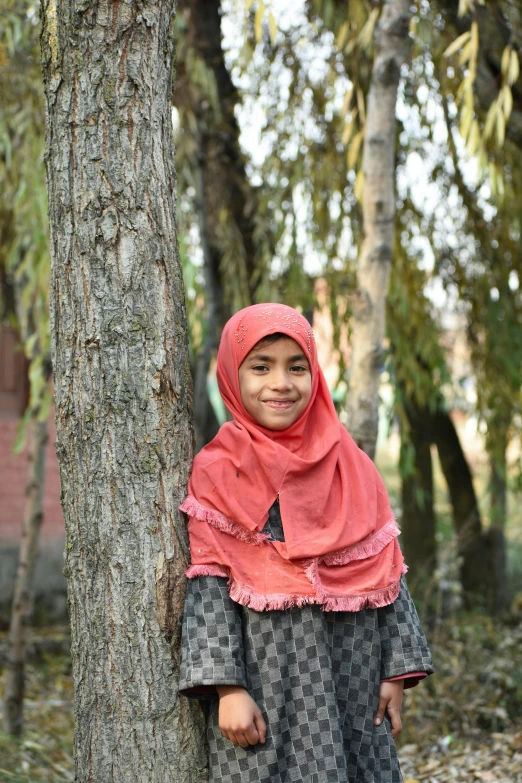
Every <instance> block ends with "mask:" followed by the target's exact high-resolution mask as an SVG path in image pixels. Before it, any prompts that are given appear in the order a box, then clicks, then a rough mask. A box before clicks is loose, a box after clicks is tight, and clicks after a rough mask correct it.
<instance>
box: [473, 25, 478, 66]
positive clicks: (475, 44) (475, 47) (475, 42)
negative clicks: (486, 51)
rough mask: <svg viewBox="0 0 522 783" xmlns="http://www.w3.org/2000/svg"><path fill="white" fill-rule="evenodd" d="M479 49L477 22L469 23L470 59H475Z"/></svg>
mask: <svg viewBox="0 0 522 783" xmlns="http://www.w3.org/2000/svg"><path fill="white" fill-rule="evenodd" d="M478 50H479V28H478V22H473V23H472V25H471V59H472V60H476V59H477V54H478Z"/></svg>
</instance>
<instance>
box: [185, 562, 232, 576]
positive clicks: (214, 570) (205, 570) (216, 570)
mask: <svg viewBox="0 0 522 783" xmlns="http://www.w3.org/2000/svg"><path fill="white" fill-rule="evenodd" d="M185 576H186V577H187V579H194V577H196V576H224V577H225V579H228V577H229V570H228V568H227V567H226V566H220V565H191V566H189V567H188V568H187V570H186V571H185Z"/></svg>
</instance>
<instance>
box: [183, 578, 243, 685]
mask: <svg viewBox="0 0 522 783" xmlns="http://www.w3.org/2000/svg"><path fill="white" fill-rule="evenodd" d="M216 685H240V686H242V687H243V688H246V687H247V683H246V672H245V664H244V660H243V642H242V628H241V607H240V606H239V604H237V603H235V602H234V601H232V599H231V598H230V596H229V594H228V589H227V580H226V579H225V578H224V577H221V576H199V577H195V578H193V579H189V581H188V583H187V593H186V596H185V606H184V609H183V624H182V637H181V669H180V680H179V686H178V687H179V691H180V692H181V693H183V694H184V695H185V696H196V697H197V698H205V697H208V696H209V695H210V696H214V695H215V686H216Z"/></svg>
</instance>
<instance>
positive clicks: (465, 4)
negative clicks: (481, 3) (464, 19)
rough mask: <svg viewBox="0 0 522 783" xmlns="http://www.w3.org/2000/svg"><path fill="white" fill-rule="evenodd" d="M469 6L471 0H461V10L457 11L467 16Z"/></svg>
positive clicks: (460, 14)
mask: <svg viewBox="0 0 522 783" xmlns="http://www.w3.org/2000/svg"><path fill="white" fill-rule="evenodd" d="M468 8H469V0H459V10H458V11H457V13H458V15H459V16H465V14H466V13H467V11H468Z"/></svg>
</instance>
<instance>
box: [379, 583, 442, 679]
mask: <svg viewBox="0 0 522 783" xmlns="http://www.w3.org/2000/svg"><path fill="white" fill-rule="evenodd" d="M377 617H378V622H379V633H380V638H381V679H383V680H384V679H386V678H387V677H397V676H398V675H399V674H407V673H408V672H413V671H419V672H427V673H428V674H431V673H432V672H433V664H432V661H431V655H430V651H429V648H428V643H427V642H426V637H425V636H424V632H423V630H422V626H421V624H420V621H419V616H418V614H417V610H416V609H415V604H414V603H413V601H412V598H411V595H410V592H409V590H408V588H407V586H406V581H405V579H404V577H403V578H402V582H401V590H400V593H399V595H398V596H397V598H396V599H395V601H394V602H393V603H392V604H389V606H383V607H382V608H381V609H378V610H377Z"/></svg>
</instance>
